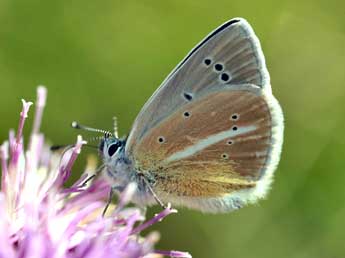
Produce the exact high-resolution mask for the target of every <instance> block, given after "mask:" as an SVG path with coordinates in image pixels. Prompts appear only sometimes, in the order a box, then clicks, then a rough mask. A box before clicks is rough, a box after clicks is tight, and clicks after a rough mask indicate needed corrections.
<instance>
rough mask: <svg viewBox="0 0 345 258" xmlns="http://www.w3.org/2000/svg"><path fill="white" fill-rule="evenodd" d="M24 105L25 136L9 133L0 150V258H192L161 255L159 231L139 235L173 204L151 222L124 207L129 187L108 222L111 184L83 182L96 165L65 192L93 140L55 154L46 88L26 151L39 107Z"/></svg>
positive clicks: (21, 124)
mask: <svg viewBox="0 0 345 258" xmlns="http://www.w3.org/2000/svg"><path fill="white" fill-rule="evenodd" d="M22 102H23V109H22V112H21V113H20V120H19V127H18V131H17V133H16V134H15V133H14V131H10V133H9V140H8V141H5V142H4V143H3V144H2V145H1V147H0V161H1V168H2V175H1V192H0V229H1V231H0V257H6V258H12V257H13V258H15V257H21V258H31V257H33V258H34V257H35V258H40V257H46V258H50V257H54V258H79V257H80V258H81V257H83V258H88V257H90V258H91V257H92V258H95V257H96V258H97V257H105V258H107V257H113V258H122V257H126V258H135V257H145V258H150V257H151V258H153V257H161V255H168V256H171V257H191V256H190V254H188V253H185V252H179V251H160V250H155V249H154V244H155V243H156V242H157V241H158V238H159V235H158V233H157V232H152V233H150V234H148V235H147V236H146V237H141V236H140V235H139V234H140V232H141V231H142V230H144V229H146V228H148V227H149V226H151V225H152V224H154V223H157V222H158V221H160V220H162V219H163V218H164V217H166V216H167V215H169V214H171V213H174V212H176V210H174V209H171V208H170V206H169V207H168V208H167V209H165V210H163V211H162V212H161V213H159V214H158V215H156V216H155V217H154V218H152V219H150V220H148V221H146V222H144V219H145V218H144V215H143V214H142V212H141V210H140V209H139V208H136V207H132V208H126V207H125V205H126V204H127V203H128V202H129V201H130V198H131V193H132V192H133V190H134V189H135V187H136V186H135V185H129V186H128V187H127V189H126V190H125V191H124V193H123V194H122V195H121V197H120V200H119V203H118V205H117V206H116V208H115V207H114V206H110V208H109V209H108V212H107V214H106V215H105V216H104V217H102V210H103V208H104V207H105V201H104V200H106V199H107V196H108V193H109V185H108V184H107V182H105V181H104V180H102V179H97V180H94V181H93V182H91V183H88V184H87V185H86V186H85V184H83V181H84V180H85V179H86V177H87V172H86V171H92V170H93V171H94V170H95V165H94V164H95V162H92V159H90V160H89V161H88V165H87V166H86V171H85V172H84V173H83V175H82V176H81V178H80V179H79V180H78V181H77V182H76V183H74V184H73V185H72V186H71V187H70V188H64V186H63V185H64V183H65V182H66V180H67V179H68V178H69V176H70V174H71V172H72V167H73V164H74V161H75V160H76V158H77V157H78V154H79V153H80V150H81V147H82V145H83V144H85V143H86V142H85V141H83V139H82V137H81V136H78V139H77V142H76V143H75V145H74V146H73V147H72V148H70V149H69V150H67V151H65V152H64V153H62V154H61V153H60V154H58V153H54V152H51V151H50V150H49V148H48V147H47V146H46V145H45V143H44V136H43V134H42V133H40V124H41V119H42V114H43V109H44V106H45V102H46V89H45V88H44V87H39V88H38V98H37V102H36V103H37V104H36V112H35V118H34V124H33V129H32V133H31V135H30V138H29V142H28V148H27V150H25V149H24V141H23V135H22V132H23V128H24V124H25V120H26V118H27V116H28V112H29V109H30V106H31V105H32V103H31V102H26V101H25V100H22ZM74 173H75V172H74ZM140 223H142V224H140Z"/></svg>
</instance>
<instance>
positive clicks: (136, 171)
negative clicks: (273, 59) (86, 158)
mask: <svg viewBox="0 0 345 258" xmlns="http://www.w3.org/2000/svg"><path fill="white" fill-rule="evenodd" d="M283 128H284V126H283V114H282V110H281V108H280V105H279V103H278V101H277V100H276V99H275V98H274V96H273V95H272V91H271V85H270V77H269V73H268V71H267V68H266V64H265V59H264V55H263V52H262V49H261V46H260V43H259V40H258V38H257V37H256V35H255V34H254V31H253V29H252V28H251V26H250V25H249V23H248V22H247V21H246V20H245V19H243V18H235V19H232V20H230V21H228V22H226V23H224V24H223V25H221V26H220V27H218V28H217V29H216V30H214V31H213V32H211V33H210V34H209V35H208V36H207V37H206V38H205V39H204V40H202V41H201V42H200V43H199V44H198V45H197V46H196V47H194V48H193V49H192V50H191V51H190V52H189V54H188V55H187V56H186V57H185V58H184V59H183V60H182V61H181V62H180V63H179V64H178V65H177V67H176V68H175V69H174V70H173V71H172V72H171V73H170V74H169V75H168V77H167V78H166V79H165V80H164V82H163V83H162V84H161V86H160V87H159V88H158V89H157V90H156V92H155V93H154V94H153V95H152V96H151V98H150V99H149V100H148V101H147V103H146V104H145V105H144V107H143V108H142V110H141V111H140V113H139V115H138V116H137V118H136V120H135V122H134V124H133V127H132V129H131V131H130V133H129V135H128V137H127V138H123V139H121V138H118V136H117V134H116V133H115V134H114V135H110V134H106V136H105V137H104V138H103V139H102V140H101V142H100V145H99V150H100V152H101V154H102V157H103V161H104V167H105V168H104V170H105V173H106V175H107V177H108V178H109V179H110V180H111V182H112V191H111V193H113V192H121V191H123V190H124V189H125V187H126V186H127V185H128V184H130V183H132V182H134V183H136V185H137V188H136V190H135V193H134V196H133V202H134V203H137V204H139V205H142V206H148V205H153V204H156V203H157V202H158V203H160V204H161V205H162V206H164V203H172V204H173V205H177V206H184V207H188V208H192V209H196V210H200V211H203V212H209V213H223V212H230V211H233V210H236V209H239V208H241V207H242V206H244V205H245V204H247V203H253V202H256V201H257V200H258V199H260V198H263V197H264V196H265V195H266V193H267V191H268V190H269V188H270V184H271V181H272V176H273V172H274V170H275V169H276V167H277V164H278V162H279V159H280V153H281V148H282V142H283ZM111 196H112V195H111Z"/></svg>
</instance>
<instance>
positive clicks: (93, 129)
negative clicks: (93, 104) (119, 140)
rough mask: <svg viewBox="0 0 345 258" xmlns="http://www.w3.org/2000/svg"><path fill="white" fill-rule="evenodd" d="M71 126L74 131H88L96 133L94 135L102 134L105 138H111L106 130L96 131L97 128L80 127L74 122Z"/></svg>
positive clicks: (110, 134)
mask: <svg viewBox="0 0 345 258" xmlns="http://www.w3.org/2000/svg"><path fill="white" fill-rule="evenodd" d="M71 126H72V127H73V128H75V129H81V130H84V131H89V132H96V133H104V135H106V136H112V135H113V134H112V133H111V132H109V131H107V130H102V129H97V128H92V127H88V126H85V125H81V124H79V123H78V122H76V121H73V122H72V124H71Z"/></svg>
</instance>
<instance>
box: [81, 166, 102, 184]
mask: <svg viewBox="0 0 345 258" xmlns="http://www.w3.org/2000/svg"><path fill="white" fill-rule="evenodd" d="M103 168H104V165H101V166H99V167H98V168H97V169H96V171H95V173H94V174H92V175H91V176H88V177H87V178H86V179H85V181H84V182H83V183H82V184H81V187H85V186H86V184H87V183H88V182H89V181H90V180H91V179H93V178H95V177H96V176H98V174H99V173H100V172H101V171H102V170H103Z"/></svg>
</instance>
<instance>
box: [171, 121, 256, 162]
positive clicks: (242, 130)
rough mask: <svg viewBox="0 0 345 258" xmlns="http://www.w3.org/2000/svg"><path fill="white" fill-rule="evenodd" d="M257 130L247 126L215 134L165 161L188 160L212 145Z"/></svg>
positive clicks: (254, 127)
mask: <svg viewBox="0 0 345 258" xmlns="http://www.w3.org/2000/svg"><path fill="white" fill-rule="evenodd" d="M255 129H256V126H254V125H252V126H246V127H238V128H237V130H236V131H234V130H232V129H229V130H227V131H223V132H220V133H217V134H213V135H211V136H209V137H207V138H206V139H202V140H200V141H199V142H197V143H196V144H194V145H192V146H189V147H187V148H185V149H184V150H182V151H179V152H176V153H174V154H172V155H171V156H170V157H168V158H167V159H166V160H165V161H166V162H171V161H175V160H179V159H184V158H187V157H189V156H192V155H194V154H195V153H197V152H199V151H201V150H203V149H205V148H207V147H209V146H210V145H212V144H215V143H217V142H219V141H222V140H224V139H226V138H230V137H235V136H238V135H240V134H245V133H248V132H251V131H254V130H255Z"/></svg>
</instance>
